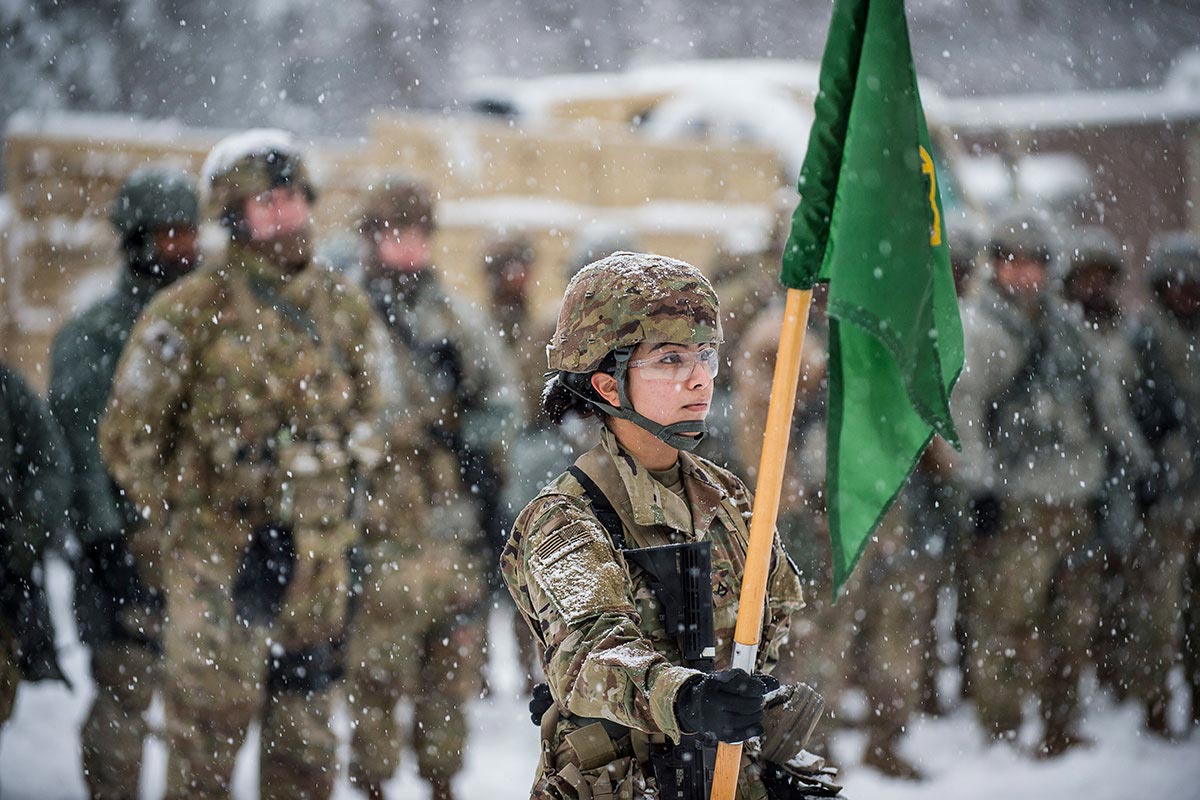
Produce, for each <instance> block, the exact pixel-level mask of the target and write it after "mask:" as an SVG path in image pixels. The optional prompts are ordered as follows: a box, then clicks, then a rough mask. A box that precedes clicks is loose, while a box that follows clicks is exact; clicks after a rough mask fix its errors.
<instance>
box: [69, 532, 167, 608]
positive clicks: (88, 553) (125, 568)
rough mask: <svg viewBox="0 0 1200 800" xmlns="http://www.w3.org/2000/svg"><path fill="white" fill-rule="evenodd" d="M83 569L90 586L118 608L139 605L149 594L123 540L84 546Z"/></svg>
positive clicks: (97, 542) (100, 541)
mask: <svg viewBox="0 0 1200 800" xmlns="http://www.w3.org/2000/svg"><path fill="white" fill-rule="evenodd" d="M83 560H84V565H83V566H84V569H87V570H90V571H91V575H90V576H89V577H90V580H91V582H92V584H93V585H95V586H99V587H102V588H103V589H104V592H105V596H106V597H108V598H111V599H112V600H113V602H114V603H116V604H117V605H124V604H125V603H127V602H128V603H137V602H142V601H143V600H145V599H146V597H147V596H148V595H149V594H150V591H149V589H147V588H146V586H145V584H143V583H142V578H141V576H140V575H138V569H137V562H136V561H134V558H133V554H132V553H130V552H129V548H128V547H127V546H126V545H125V540H124V539H101V540H99V541H95V542H89V543H87V544H85V545H84V546H83Z"/></svg>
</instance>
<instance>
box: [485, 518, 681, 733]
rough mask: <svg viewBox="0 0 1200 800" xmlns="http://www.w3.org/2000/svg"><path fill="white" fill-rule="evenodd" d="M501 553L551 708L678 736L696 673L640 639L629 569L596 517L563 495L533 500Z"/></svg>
mask: <svg viewBox="0 0 1200 800" xmlns="http://www.w3.org/2000/svg"><path fill="white" fill-rule="evenodd" d="M522 531H526V533H524V534H523V533H522ZM506 558H508V559H509V560H510V563H512V562H515V569H514V570H512V571H509V570H507V569H506V571H505V573H506V580H508V581H509V584H510V588H511V589H512V590H513V594H514V596H515V597H516V598H517V602H518V606H519V607H521V608H522V610H523V612H524V613H525V614H526V616H527V618H529V619H530V621H532V622H534V623H535V624H536V626H537V629H538V630H537V633H538V635H539V637H540V638H541V640H542V643H543V645H544V652H545V660H544V666H545V670H546V679H547V681H548V682H549V684H550V692H551V694H552V695H553V696H554V698H555V700H556V702H557V703H558V705H559V706H560V707H562V708H565V709H566V710H567V711H569V712H570V713H572V714H575V715H576V716H581V717H598V718H603V719H609V720H612V721H614V722H617V723H620V724H621V725H625V726H627V727H630V728H636V729H638V730H642V731H646V732H648V733H663V734H665V735H667V736H668V737H670V738H671V740H672V741H678V740H679V737H680V730H679V723H678V721H677V720H676V719H675V697H676V695H677V694H678V692H679V688H680V687H681V686H682V685H683V684H684V683H685V682H687V681H688V680H689V679H690V678H692V677H693V676H696V675H699V674H700V673H698V672H697V671H695V670H692V669H688V668H686V667H680V666H676V665H673V664H671V663H670V662H669V661H668V660H667V659H666V658H665V657H664V656H663V655H662V654H661V653H658V652H657V651H656V650H655V649H654V646H653V645H652V644H651V643H650V642H649V641H648V640H647V639H645V638H644V636H643V635H642V632H641V629H640V627H639V622H640V620H639V618H638V615H637V611H636V609H635V606H634V600H633V595H632V592H631V580H630V577H629V573H628V571H627V568H626V566H625V564H624V561H623V559H622V558H621V557H620V555H619V554H618V553H617V552H616V550H615V549H614V548H613V546H612V542H611V541H610V540H609V538H608V534H607V533H605V531H604V529H603V528H602V527H601V526H600V524H599V523H598V522H597V521H596V519H595V517H593V516H591V515H590V514H589V513H588V512H587V511H586V510H585V509H584V508H582V507H581V506H578V505H575V504H574V503H572V502H571V501H569V500H567V499H565V498H563V497H560V496H559V497H555V496H551V497H548V498H540V499H538V500H535V501H534V502H533V503H532V504H531V505H530V506H529V507H527V508H526V510H525V512H524V513H523V514H522V515H521V517H520V519H518V522H517V526H516V528H515V529H514V535H513V538H512V539H511V540H510V542H509V546H508V550H507V552H506Z"/></svg>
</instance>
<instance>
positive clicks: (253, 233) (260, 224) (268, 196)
mask: <svg viewBox="0 0 1200 800" xmlns="http://www.w3.org/2000/svg"><path fill="white" fill-rule="evenodd" d="M246 225H247V226H248V227H249V229H250V238H251V239H253V240H255V241H259V242H269V241H274V240H276V239H279V238H281V237H285V236H292V235H295V234H297V233H300V232H304V233H307V232H308V230H309V228H310V227H311V226H312V207H311V206H310V205H309V202H308V195H306V194H305V193H304V192H303V191H301V190H300V189H298V188H296V187H294V186H280V187H278V188H275V189H271V190H270V191H267V192H263V193H262V194H259V195H255V196H254V197H252V198H250V199H249V200H247V201H246Z"/></svg>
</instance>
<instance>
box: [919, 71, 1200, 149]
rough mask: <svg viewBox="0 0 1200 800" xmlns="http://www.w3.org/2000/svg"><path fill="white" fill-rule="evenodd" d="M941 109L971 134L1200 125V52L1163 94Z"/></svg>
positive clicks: (1016, 98) (1004, 100)
mask: <svg viewBox="0 0 1200 800" xmlns="http://www.w3.org/2000/svg"><path fill="white" fill-rule="evenodd" d="M939 105H940V108H941V111H942V113H943V114H944V118H945V121H946V122H948V123H949V124H950V125H952V126H953V127H956V128H958V129H959V130H968V131H969V130H992V129H995V128H1016V129H1027V130H1035V129H1047V128H1073V127H1082V126H1095V125H1119V124H1133V125H1136V124H1145V123H1153V122H1191V121H1200V51H1195V52H1191V53H1188V54H1186V55H1184V56H1183V57H1182V58H1180V59H1179V61H1177V62H1176V64H1175V66H1174V67H1173V68H1172V70H1171V72H1170V73H1169V74H1168V75H1167V79H1166V81H1165V82H1164V83H1163V85H1162V87H1159V88H1153V89H1118V90H1111V91H1098V92H1056V93H1052V94H1020V95H997V96H994V97H963V98H942V99H941V102H940V103H939Z"/></svg>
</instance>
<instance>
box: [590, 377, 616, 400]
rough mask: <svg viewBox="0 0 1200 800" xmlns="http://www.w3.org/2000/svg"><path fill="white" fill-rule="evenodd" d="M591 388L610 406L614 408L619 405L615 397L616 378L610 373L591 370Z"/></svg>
mask: <svg viewBox="0 0 1200 800" xmlns="http://www.w3.org/2000/svg"><path fill="white" fill-rule="evenodd" d="M592 388H593V389H595V390H596V394H598V395H600V397H601V399H603V400H604V402H606V403H608V404H609V405H610V406H613V407H615V408H620V407H621V401H620V399H619V398H618V397H617V379H616V378H614V377H613V376H612V375H609V374H608V373H607V372H593V373H592Z"/></svg>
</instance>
